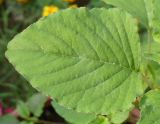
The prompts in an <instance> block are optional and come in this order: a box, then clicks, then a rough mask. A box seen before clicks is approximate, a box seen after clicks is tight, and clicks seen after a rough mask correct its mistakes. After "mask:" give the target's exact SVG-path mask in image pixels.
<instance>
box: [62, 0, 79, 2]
mask: <svg viewBox="0 0 160 124" xmlns="http://www.w3.org/2000/svg"><path fill="white" fill-rule="evenodd" d="M64 1H65V2H69V3H73V2H76V1H77V0H64Z"/></svg>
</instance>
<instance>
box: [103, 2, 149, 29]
mask: <svg viewBox="0 0 160 124" xmlns="http://www.w3.org/2000/svg"><path fill="white" fill-rule="evenodd" d="M103 1H105V2H106V3H108V4H111V5H114V6H116V7H119V8H122V9H124V10H126V11H127V12H129V13H130V14H132V15H133V16H135V17H136V18H138V19H139V21H140V22H141V23H142V24H144V25H145V26H146V27H148V25H149V17H148V11H151V10H148V8H150V6H149V5H150V1H151V0H103Z"/></svg>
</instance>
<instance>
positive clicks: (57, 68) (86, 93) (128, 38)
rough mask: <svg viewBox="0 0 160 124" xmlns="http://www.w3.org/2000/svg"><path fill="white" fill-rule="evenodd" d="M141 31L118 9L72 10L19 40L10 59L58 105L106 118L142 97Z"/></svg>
mask: <svg viewBox="0 0 160 124" xmlns="http://www.w3.org/2000/svg"><path fill="white" fill-rule="evenodd" d="M137 30H138V29H137V25H136V22H135V20H134V19H133V18H132V16H131V15H129V14H128V13H125V12H124V11H121V10H119V9H109V10H107V9H92V10H88V9H86V8H79V9H67V10H65V11H60V12H58V13H56V14H54V15H50V16H48V17H47V18H42V19H40V20H39V21H38V22H37V23H35V24H33V25H31V26H30V27H28V28H27V29H26V30H25V31H23V32H22V33H21V34H20V35H17V36H16V37H15V38H14V39H13V40H12V41H11V42H10V43H9V45H8V50H7V52H6V56H7V58H8V59H9V61H10V62H11V63H12V64H13V65H14V66H15V67H16V69H17V70H18V72H20V73H21V74H22V75H23V76H24V77H25V78H26V79H27V80H28V81H29V82H30V83H31V84H32V86H33V87H34V88H36V89H37V90H39V91H41V92H42V93H43V94H45V95H47V96H51V97H52V98H53V99H55V100H56V101H58V103H59V104H61V105H63V106H65V107H67V108H71V109H75V110H76V111H78V112H82V113H92V112H93V113H97V114H105V115H106V114H110V113H115V112H116V111H122V110H124V111H125V110H128V109H129V108H130V107H131V106H132V102H133V101H134V100H135V98H136V97H137V96H139V95H140V94H141V93H142V92H143V88H142V83H141V75H140V73H139V67H140V62H141V52H140V42H139V36H138V31H137ZM133 87H134V88H133Z"/></svg>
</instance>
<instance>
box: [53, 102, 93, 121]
mask: <svg viewBox="0 0 160 124" xmlns="http://www.w3.org/2000/svg"><path fill="white" fill-rule="evenodd" d="M52 106H53V107H54V109H55V110H56V112H57V113H58V114H59V115H60V116H61V117H63V118H64V119H65V120H66V121H67V122H70V123H72V124H88V123H89V122H91V121H93V120H94V119H95V118H96V115H94V114H85V113H78V112H76V111H74V110H72V109H66V108H65V107H62V106H60V105H59V104H58V103H56V102H55V101H53V102H52Z"/></svg>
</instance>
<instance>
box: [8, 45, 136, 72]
mask: <svg viewBox="0 0 160 124" xmlns="http://www.w3.org/2000/svg"><path fill="white" fill-rule="evenodd" d="M12 50H13V51H21V52H23V51H25V50H26V51H30V52H41V53H42V54H48V55H55V56H57V57H66V58H67V57H69V58H76V59H77V58H78V59H80V60H85V59H86V60H90V61H95V62H99V63H104V64H109V65H117V66H119V67H122V68H124V69H127V70H130V71H131V72H132V71H135V72H136V71H137V70H135V69H132V68H130V67H126V66H122V65H121V64H120V63H117V62H109V61H105V60H102V59H99V60H97V59H93V58H90V57H83V56H75V55H68V54H60V53H54V52H45V51H44V50H43V49H41V48H40V49H37V50H31V49H11V48H10V50H9V52H12Z"/></svg>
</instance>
